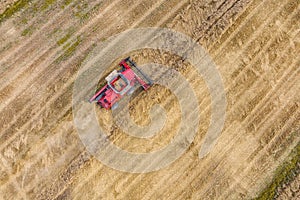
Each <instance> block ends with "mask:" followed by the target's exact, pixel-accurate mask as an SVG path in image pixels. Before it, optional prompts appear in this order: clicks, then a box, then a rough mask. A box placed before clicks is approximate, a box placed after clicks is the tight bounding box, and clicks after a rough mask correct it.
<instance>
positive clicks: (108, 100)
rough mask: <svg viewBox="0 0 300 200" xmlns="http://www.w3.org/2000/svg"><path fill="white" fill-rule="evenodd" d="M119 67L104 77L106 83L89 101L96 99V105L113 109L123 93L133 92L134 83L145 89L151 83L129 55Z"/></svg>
mask: <svg viewBox="0 0 300 200" xmlns="http://www.w3.org/2000/svg"><path fill="white" fill-rule="evenodd" d="M119 66H120V69H119V70H113V71H112V72H111V73H110V74H109V75H108V76H107V77H106V78H105V80H106V81H107V84H106V85H105V86H104V87H102V88H101V89H100V90H99V91H98V92H97V93H96V94H95V95H94V96H93V97H92V98H91V99H90V100H89V101H90V102H94V101H96V102H97V104H98V105H100V106H101V107H102V108H105V109H107V110H109V109H115V108H117V106H118V101H119V100H120V99H122V97H123V96H124V95H125V94H131V93H133V92H134V90H135V88H136V85H138V84H139V85H141V86H142V88H143V89H144V90H147V89H148V88H149V87H150V86H151V85H152V84H153V82H152V80H151V79H150V78H148V77H147V76H146V75H145V74H144V73H143V72H142V71H141V70H140V69H139V68H138V67H137V65H136V64H135V63H134V62H133V61H132V60H131V59H130V57H128V58H126V59H124V60H122V61H121V62H120V63H119Z"/></svg>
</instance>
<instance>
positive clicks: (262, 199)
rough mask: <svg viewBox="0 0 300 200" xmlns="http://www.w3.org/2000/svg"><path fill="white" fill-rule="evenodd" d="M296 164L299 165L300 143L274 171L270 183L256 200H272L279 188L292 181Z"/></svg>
mask: <svg viewBox="0 0 300 200" xmlns="http://www.w3.org/2000/svg"><path fill="white" fill-rule="evenodd" d="M298 163H300V142H299V143H298V144H297V145H296V147H295V148H294V149H293V150H292V152H291V153H290V155H289V156H288V159H287V161H285V162H284V163H283V164H282V165H281V166H279V167H278V168H277V169H276V171H275V175H274V178H273V180H272V182H271V183H270V184H269V186H267V188H265V189H264V190H263V191H262V193H261V194H260V195H259V196H258V197H257V198H256V200H269V199H274V198H275V195H276V192H277V190H278V189H279V187H281V186H282V185H283V184H284V183H286V182H288V181H290V180H291V179H293V174H294V172H295V171H296V170H297V164H298Z"/></svg>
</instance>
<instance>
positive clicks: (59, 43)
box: [57, 33, 72, 46]
mask: <svg viewBox="0 0 300 200" xmlns="http://www.w3.org/2000/svg"><path fill="white" fill-rule="evenodd" d="M71 35H72V34H71V33H67V34H66V35H65V36H64V37H62V38H61V39H59V40H58V41H57V44H58V45H59V46H61V45H63V44H64V43H65V42H66V41H67V40H68V39H69V38H70V37H71Z"/></svg>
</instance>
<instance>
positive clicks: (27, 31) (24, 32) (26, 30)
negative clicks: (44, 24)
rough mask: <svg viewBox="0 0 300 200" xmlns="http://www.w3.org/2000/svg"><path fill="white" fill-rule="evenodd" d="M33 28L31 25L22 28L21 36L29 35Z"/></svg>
mask: <svg viewBox="0 0 300 200" xmlns="http://www.w3.org/2000/svg"><path fill="white" fill-rule="evenodd" d="M33 30H34V28H33V27H32V26H30V27H28V28H26V29H24V30H23V31H22V33H21V35H22V36H27V35H31V34H32V33H33Z"/></svg>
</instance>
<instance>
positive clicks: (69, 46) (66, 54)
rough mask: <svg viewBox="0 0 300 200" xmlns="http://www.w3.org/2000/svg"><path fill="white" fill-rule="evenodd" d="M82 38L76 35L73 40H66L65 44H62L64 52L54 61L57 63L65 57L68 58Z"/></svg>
mask: <svg viewBox="0 0 300 200" xmlns="http://www.w3.org/2000/svg"><path fill="white" fill-rule="evenodd" d="M81 41H82V39H81V37H80V36H78V37H77V38H76V41H75V42H73V43H72V42H68V43H67V44H65V45H64V46H63V49H64V50H65V52H64V53H63V54H62V55H61V56H60V57H58V58H57V59H56V61H55V62H56V63H59V62H61V61H63V60H66V59H67V58H69V57H70V56H71V55H72V54H73V53H74V52H75V50H76V48H77V46H78V45H79V44H80V43H81Z"/></svg>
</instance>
